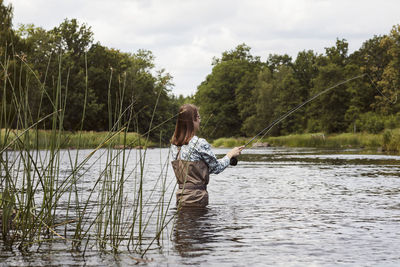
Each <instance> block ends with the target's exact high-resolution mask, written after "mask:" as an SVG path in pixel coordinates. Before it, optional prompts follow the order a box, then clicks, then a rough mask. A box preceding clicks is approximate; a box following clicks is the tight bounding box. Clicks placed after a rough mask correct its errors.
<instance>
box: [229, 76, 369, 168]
mask: <svg viewBox="0 0 400 267" xmlns="http://www.w3.org/2000/svg"><path fill="white" fill-rule="evenodd" d="M366 75H367V74H366V73H364V74H361V75H358V76H354V77H353V78H350V79H348V80H345V81H342V82H340V83H337V84H335V85H333V86H331V87H329V88H326V89H325V90H323V91H321V92H319V93H318V94H315V95H314V96H312V97H311V98H309V99H307V100H306V101H304V102H303V103H301V104H300V105H298V106H296V107H294V108H292V109H291V110H289V111H288V112H286V113H285V114H283V115H282V116H280V117H279V118H277V119H276V120H274V121H273V122H272V123H270V124H269V125H268V126H267V127H265V128H264V129H262V130H261V131H260V132H259V133H257V134H256V135H255V136H254V137H253V138H251V139H250V141H248V142H247V143H246V144H245V145H244V148H246V147H247V146H248V145H249V144H250V143H251V142H253V140H254V139H256V138H257V137H258V136H260V135H261V134H263V133H264V134H263V135H262V136H261V137H260V138H259V140H261V139H262V138H263V137H264V136H265V135H266V134H267V133H268V132H269V131H270V130H271V129H272V128H273V127H274V126H275V125H277V124H278V123H280V122H281V121H283V120H284V119H286V118H287V117H289V116H290V115H291V114H293V113H294V112H296V111H297V110H298V109H300V108H301V107H303V106H304V105H306V104H307V103H309V102H311V101H313V100H314V99H316V98H317V97H319V96H321V95H323V94H325V93H327V92H329V91H330V90H332V89H334V88H336V87H338V86H340V85H343V84H346V83H348V82H350V81H352V80H356V79H359V78H361V77H364V76H366ZM237 163H238V159H237V158H236V157H232V158H231V159H230V162H229V164H230V165H232V166H236V165H237Z"/></svg>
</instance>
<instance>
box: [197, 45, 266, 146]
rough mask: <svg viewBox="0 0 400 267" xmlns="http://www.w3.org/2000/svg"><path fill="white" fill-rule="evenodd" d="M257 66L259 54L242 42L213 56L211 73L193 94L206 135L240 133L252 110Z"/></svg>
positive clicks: (215, 136) (215, 135)
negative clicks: (256, 55)
mask: <svg viewBox="0 0 400 267" xmlns="http://www.w3.org/2000/svg"><path fill="white" fill-rule="evenodd" d="M260 67H261V62H260V60H259V58H258V57H253V56H252V55H251V54H250V47H248V46H246V45H245V44H242V45H239V46H237V47H236V48H235V49H234V50H232V51H226V52H224V53H222V57H221V59H214V62H213V69H212V73H211V74H210V75H208V76H207V78H206V80H205V81H204V82H202V83H201V84H200V86H199V87H198V90H197V92H196V95H195V102H196V104H197V105H199V107H200V112H201V113H202V115H203V118H206V119H205V120H206V121H207V123H206V124H205V126H204V127H203V133H204V134H205V135H207V136H208V137H212V138H218V137H222V136H235V135H240V134H241V127H242V122H243V121H244V120H245V119H246V118H247V117H248V116H250V115H251V114H253V113H254V105H253V103H254V99H252V98H251V97H250V96H251V92H252V90H253V88H254V86H255V81H256V75H257V73H258V70H259V69H260Z"/></svg>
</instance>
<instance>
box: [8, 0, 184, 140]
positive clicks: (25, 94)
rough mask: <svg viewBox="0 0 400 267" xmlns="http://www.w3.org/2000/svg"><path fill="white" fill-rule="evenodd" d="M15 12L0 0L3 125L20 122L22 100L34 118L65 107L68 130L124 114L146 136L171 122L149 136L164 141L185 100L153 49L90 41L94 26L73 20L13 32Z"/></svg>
mask: <svg viewBox="0 0 400 267" xmlns="http://www.w3.org/2000/svg"><path fill="white" fill-rule="evenodd" d="M12 17H13V9H12V6H11V5H8V6H6V5H5V4H4V3H3V0H0V23H1V30H0V58H1V69H0V73H1V75H0V82H1V85H2V89H1V90H0V96H1V99H2V100H3V101H1V103H0V105H2V106H0V108H1V110H2V111H5V112H3V113H2V114H8V115H7V118H2V121H3V124H2V127H4V126H5V124H4V122H5V121H7V122H8V123H9V124H11V125H9V126H10V127H21V124H22V122H21V121H19V120H18V119H16V118H20V117H21V116H18V113H19V112H22V111H21V109H19V107H20V106H21V104H23V103H22V102H24V101H25V100H24V99H26V101H27V102H29V103H28V104H29V111H28V112H29V118H31V123H34V122H35V121H37V120H38V119H39V118H42V117H44V116H46V115H47V114H50V113H52V112H53V110H54V108H56V107H57V108H59V107H61V106H62V107H64V110H63V111H62V112H63V128H64V129H65V130H72V131H75V130H93V131H108V130H111V129H112V128H113V126H114V125H113V124H114V123H115V122H116V121H118V120H120V121H124V120H125V121H126V120H127V119H129V120H131V121H132V122H131V123H130V124H129V127H130V130H131V131H136V132H139V133H146V132H148V131H149V129H150V128H152V127H155V126H157V125H159V124H163V123H164V122H165V121H168V123H165V124H163V126H162V127H159V128H157V129H154V130H153V131H151V135H152V136H153V137H154V138H159V137H160V136H162V140H163V141H165V142H166V141H168V140H169V138H170V136H171V135H172V132H173V130H174V120H172V119H171V118H172V117H174V115H175V114H176V113H177V111H178V109H179V104H180V103H181V102H182V101H183V100H182V97H180V98H177V97H175V96H174V95H172V94H171V90H172V86H173V84H172V76H171V75H170V74H169V73H167V72H166V71H165V70H163V69H161V70H157V69H156V67H155V64H154V55H153V54H152V52H151V51H149V50H145V49H141V50H138V51H137V52H135V53H125V52H121V51H119V50H117V49H113V48H108V47H106V46H103V45H101V44H100V43H99V42H94V39H93V32H92V30H91V27H90V26H88V25H86V24H85V23H82V24H80V23H79V22H78V21H77V20H76V19H65V20H64V21H63V22H62V23H60V25H58V26H57V27H54V28H53V29H51V30H45V29H43V28H41V27H35V26H34V25H33V24H30V25H22V26H20V27H19V28H18V29H13V24H12ZM4 99H5V101H4ZM127 110H128V111H127ZM24 112H26V110H24ZM121 114H122V115H123V116H125V117H126V118H123V119H121V118H119V117H120V116H121ZM13 118H14V119H13ZM50 123H51V120H50V119H49V120H46V121H44V122H43V123H42V124H41V127H42V128H44V129H45V128H48V127H49V125H48V124H50Z"/></svg>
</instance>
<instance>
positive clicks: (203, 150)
mask: <svg viewBox="0 0 400 267" xmlns="http://www.w3.org/2000/svg"><path fill="white" fill-rule="evenodd" d="M243 148H244V147H235V148H233V149H232V150H231V151H229V152H228V153H227V154H226V155H225V156H224V157H223V158H222V159H217V157H216V156H215V154H214V152H213V151H212V150H211V145H210V144H209V143H208V142H207V141H206V140H205V139H203V138H200V139H199V146H198V152H199V153H200V155H201V157H202V158H203V159H204V161H205V162H206V163H207V165H208V168H209V171H210V173H214V174H218V173H220V172H222V171H223V170H225V169H226V167H228V166H229V161H230V158H231V157H237V156H239V155H240V152H241V151H242V149H243Z"/></svg>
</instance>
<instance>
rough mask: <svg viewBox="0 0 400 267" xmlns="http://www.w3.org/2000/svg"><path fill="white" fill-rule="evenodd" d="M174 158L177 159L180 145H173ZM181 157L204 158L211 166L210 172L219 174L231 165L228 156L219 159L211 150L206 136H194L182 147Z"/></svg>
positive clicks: (191, 159)
mask: <svg viewBox="0 0 400 267" xmlns="http://www.w3.org/2000/svg"><path fill="white" fill-rule="evenodd" d="M171 151H172V158H173V159H175V158H176V155H177V154H178V147H177V146H176V145H171ZM180 158H181V159H182V160H187V161H198V160H203V161H204V162H205V163H206V164H207V165H208V168H209V172H210V173H214V174H218V173H220V172H222V171H223V170H225V168H226V167H228V166H229V158H228V156H226V155H225V156H224V157H223V158H222V159H217V158H216V157H215V154H214V152H212V150H211V145H210V144H209V143H208V142H207V141H206V139H204V138H199V137H197V136H193V137H192V139H191V140H190V141H189V144H187V145H183V146H182V147H181V153H180Z"/></svg>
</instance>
